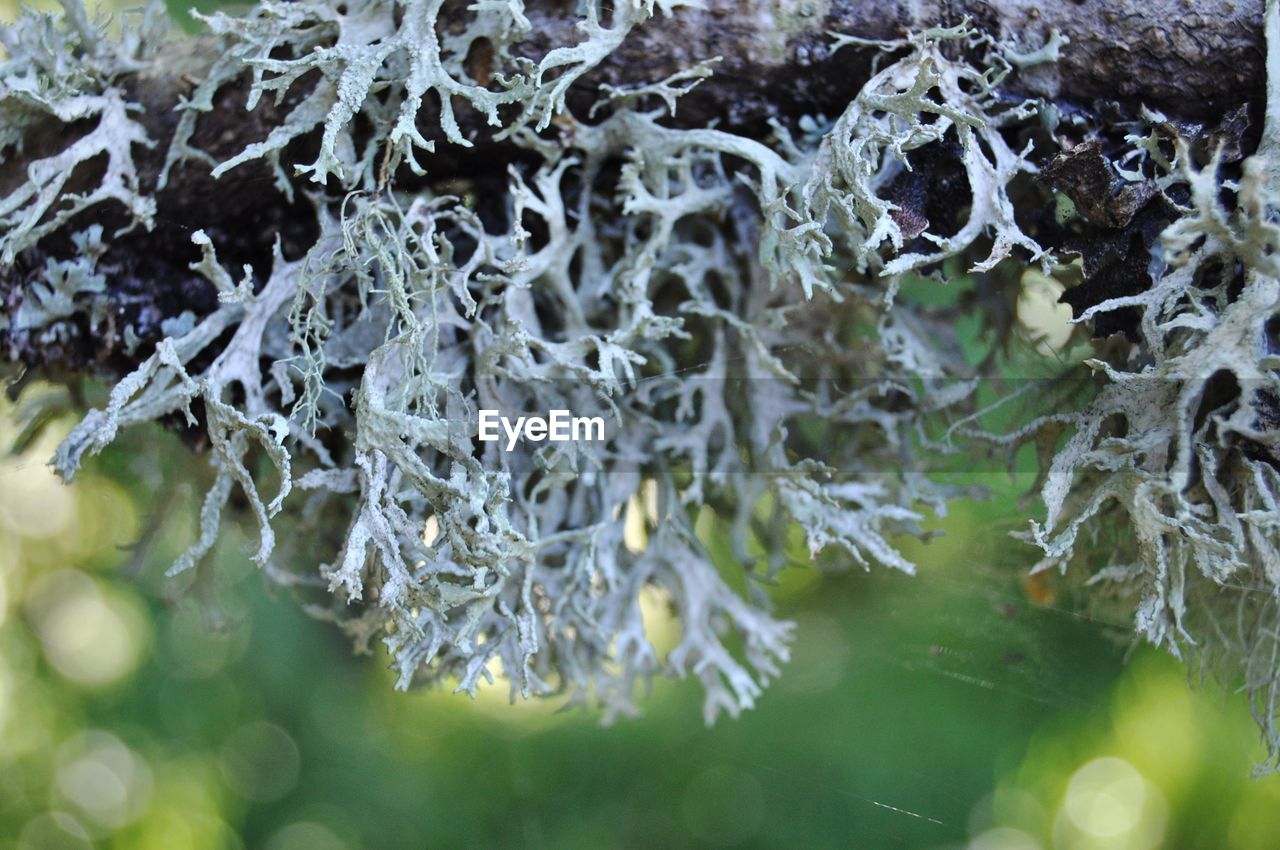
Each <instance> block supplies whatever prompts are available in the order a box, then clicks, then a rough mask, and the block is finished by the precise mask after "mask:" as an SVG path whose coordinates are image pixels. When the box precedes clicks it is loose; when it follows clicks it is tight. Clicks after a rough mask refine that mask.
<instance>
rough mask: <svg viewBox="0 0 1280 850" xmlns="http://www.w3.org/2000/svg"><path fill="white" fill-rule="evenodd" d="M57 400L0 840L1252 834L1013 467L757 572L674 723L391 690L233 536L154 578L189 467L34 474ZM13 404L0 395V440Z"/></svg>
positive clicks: (8, 695)
mask: <svg viewBox="0 0 1280 850" xmlns="http://www.w3.org/2000/svg"><path fill="white" fill-rule="evenodd" d="M42 5H44V4H42ZM211 5H212V4H211ZM14 9H15V7H14V5H13V4H11V3H9V2H8V0H3V2H0V18H4V19H11V18H12V16H13V14H14ZM1024 283H1025V281H1024ZM1032 283H1036V282H1035V281H1032ZM1043 283H1044V282H1043V281H1040V282H1039V283H1038V284H1037V285H1028V286H1027V292H1028V293H1029V295H1028V298H1029V299H1030V301H1035V302H1036V303H1035V304H1033V305H1032V306H1033V307H1035V309H1039V310H1041V311H1051V310H1052V302H1053V298H1054V297H1056V293H1053V292H1049V294H1048V295H1045V293H1044V292H1043V291H1041V290H1043V289H1044V287H1043V286H1040V285H1039V284H1043ZM1036 299H1039V300H1038V301H1037V300H1036ZM1064 339H1065V338H1064ZM1062 341H1063V340H1055V342H1056V343H1061V342H1062ZM63 393H65V391H64V390H55V389H51V388H45V387H40V386H37V387H33V388H30V389H29V391H28V395H27V396H26V398H25V399H24V404H27V405H31V404H32V401H33V399H34V400H35V401H36V407H38V406H39V400H40V399H45V400H47V401H48V402H49V404H50V405H51V406H54V407H57V406H61V405H62V404H63V403H64V402H65V401H66V399H65V398H63V396H62V394H63ZM28 409H29V410H30V409H33V408H30V407H29V408H28ZM72 421H73V420H72V419H69V418H59V419H57V420H56V421H55V422H54V424H53V426H52V427H51V428H50V429H49V430H48V431H47V432H46V433H44V434H43V435H42V436H41V437H40V438H39V439H38V440H37V441H36V442H34V443H33V444H31V445H27V446H25V447H22V450H21V451H20V452H18V453H16V454H11V455H8V456H5V457H3V458H0V846H2V847H16V848H21V850H35V848H57V850H63V848H88V847H114V848H141V849H142V850H186V848H191V849H192V850H203V848H269V850H339V848H349V849H353V848H402V847H403V848H418V847H448V848H452V847H507V846H515V847H528V848H578V847H581V848H613V847H620V848H621V847H686V846H688V847H694V846H705V847H781V846H794V847H850V848H872V850H876V849H877V848H968V849H969V850H1037V849H1039V850H1048V848H1058V849H1059V850H1093V849H1094V848H1098V850H1149V848H1168V850H1252V849H1256V850H1273V848H1275V847H1277V846H1280V777H1271V778H1267V779H1262V780H1252V779H1250V778H1249V776H1250V768H1251V766H1252V764H1253V763H1254V762H1255V761H1258V760H1260V759H1261V757H1262V755H1263V749H1262V746H1261V743H1260V741H1259V738H1258V734H1257V730H1256V727H1255V726H1254V724H1253V722H1252V720H1251V719H1250V717H1249V712H1248V706H1247V705H1246V704H1245V702H1244V700H1243V698H1242V697H1239V696H1238V695H1233V694H1229V693H1225V692H1224V691H1223V690H1221V689H1219V688H1215V687H1195V688H1193V687H1189V684H1190V683H1189V682H1188V676H1187V672H1186V669H1185V667H1184V666H1183V665H1182V664H1181V663H1180V662H1178V661H1177V660H1175V659H1173V658H1171V657H1170V656H1168V655H1167V654H1165V653H1163V652H1158V651H1155V650H1152V649H1151V648H1149V647H1147V646H1145V645H1135V644H1134V642H1133V639H1132V630H1131V627H1130V624H1129V623H1127V622H1102V621H1100V620H1099V619H1097V618H1096V617H1091V616H1088V615H1086V614H1085V613H1083V611H1084V610H1085V609H1084V607H1083V606H1082V605H1081V604H1079V600H1078V599H1076V598H1074V597H1073V596H1072V595H1071V593H1070V591H1069V589H1068V588H1067V587H1066V586H1065V585H1063V586H1057V585H1055V583H1054V582H1053V581H1052V580H1040V579H1029V578H1027V577H1026V570H1027V568H1028V566H1029V565H1030V564H1031V562H1032V553H1031V552H1030V551H1028V549H1027V548H1026V547H1024V546H1023V545H1021V544H1019V543H1016V542H1013V541H1010V540H1009V539H1008V538H1007V532H1009V531H1012V530H1016V529H1020V528H1022V527H1024V520H1023V519H1022V517H1025V508H1021V509H1020V508H1019V507H1018V505H1017V503H1016V497H1017V494H1018V493H1019V492H1022V491H1023V490H1025V488H1026V486H1027V483H1028V482H1027V481H1026V480H1016V481H1011V480H1010V478H1009V477H1008V476H992V477H991V478H990V479H989V480H988V481H987V483H989V484H992V485H993V486H994V488H995V490H996V491H997V497H996V498H994V499H991V500H989V501H986V502H982V503H976V502H961V503H958V504H957V505H956V506H955V510H954V511H953V512H952V514H951V515H950V516H949V517H948V518H946V519H945V520H942V521H938V522H936V523H934V526H935V528H936V530H937V531H939V532H941V534H940V535H939V536H938V537H936V538H935V539H933V540H931V541H930V542H928V543H918V544H909V545H910V547H911V551H910V554H911V555H912V556H913V557H914V558H915V559H916V560H917V561H918V562H919V563H920V564H921V570H920V575H919V576H917V577H914V578H912V577H907V576H904V575H900V574H896V573H891V572H888V571H884V570H874V571H871V572H866V573H864V572H861V571H850V572H828V573H821V572H819V571H817V570H814V569H805V570H800V569H797V570H788V571H786V572H784V574H783V576H782V582H781V584H780V586H779V587H778V588H777V591H776V594H775V595H776V601H777V604H778V609H779V612H780V614H781V615H782V616H785V617H788V618H792V619H794V620H796V622H797V623H798V630H797V637H796V643H795V648H794V649H795V653H794V658H793V660H792V662H791V663H790V664H789V665H788V666H787V668H786V670H785V671H784V675H783V677H782V679H781V681H779V682H777V683H775V684H774V685H773V686H772V687H770V688H769V689H768V690H767V692H766V693H765V695H764V697H763V698H762V699H761V700H760V703H759V705H758V707H757V708H756V709H755V710H754V711H752V712H749V713H747V714H746V715H745V716H743V717H742V718H740V719H738V720H722V721H721V722H720V723H718V724H717V725H716V726H714V727H713V728H709V729H708V728H706V727H704V726H703V724H702V721H701V711H700V700H701V692H700V689H699V688H698V686H697V685H696V684H695V683H693V682H668V681H663V682H659V683H657V684H656V686H655V687H654V689H653V692H652V694H651V695H650V696H649V697H648V698H647V699H646V700H645V702H644V708H645V713H644V714H643V716H641V717H640V718H638V719H633V720H623V721H620V722H619V723H617V724H616V725H614V726H613V727H612V728H603V727H601V725H600V723H599V717H598V715H596V714H595V713H593V712H592V711H591V710H589V709H578V710H574V711H569V712H557V710H556V709H557V708H558V706H557V705H555V704H554V703H549V702H547V703H521V704H517V705H511V704H509V703H508V700H507V691H506V689H505V688H504V687H502V686H501V685H499V686H498V687H495V688H492V689H490V690H488V691H485V692H482V694H481V696H480V698H479V699H477V700H475V701H472V700H469V699H468V698H466V697H465V696H453V695H450V694H448V693H439V692H430V693H410V694H403V693H397V692H395V691H393V690H392V687H391V682H392V677H391V676H390V674H389V673H387V672H386V671H385V670H384V667H385V664H384V659H382V658H381V657H374V658H369V657H357V656H354V655H353V654H352V651H351V646H350V643H349V641H348V640H347V639H346V638H345V637H344V636H343V635H342V634H341V633H340V632H339V631H338V630H337V629H336V628H334V627H333V626H331V625H329V624H326V623H322V622H317V621H314V620H311V619H309V618H308V617H306V616H305V615H304V614H303V613H302V611H301V610H300V607H299V605H298V603H297V601H296V600H294V599H293V598H292V597H291V596H290V595H289V594H288V593H287V592H285V591H282V590H280V589H278V588H274V587H273V586H272V585H271V584H270V583H269V582H267V581H266V580H265V578H264V577H263V576H262V575H261V574H260V573H259V572H258V571H256V570H255V569H253V568H252V567H251V565H250V564H249V561H248V551H249V548H250V545H249V541H247V540H245V539H243V538H240V537H237V536H235V533H234V532H233V533H232V534H229V535H228V536H227V537H226V538H225V539H224V540H223V542H222V544H221V545H220V547H219V549H218V550H217V553H216V556H215V557H214V558H213V559H211V562H210V563H209V564H208V565H207V567H206V568H202V569H201V571H200V572H199V573H198V575H196V576H195V577H194V579H192V580H187V581H181V582H179V581H176V580H167V579H165V578H164V577H163V571H164V569H165V567H166V566H167V564H168V563H170V562H171V561H172V559H173V557H174V556H175V555H176V554H177V553H179V552H180V551H182V550H183V549H184V548H185V546H186V545H188V544H189V543H190V542H191V540H192V538H193V535H194V531H195V524H196V522H195V516H196V511H197V508H198V499H199V496H200V494H201V493H202V492H203V489H202V486H203V482H205V481H207V478H208V475H207V470H206V469H205V466H204V463H203V461H202V459H201V458H199V457H195V456H192V455H191V454H189V453H188V452H187V451H186V450H185V449H184V448H183V447H182V446H181V445H180V444H179V442H178V440H177V439H176V438H175V437H174V436H172V435H170V434H167V433H165V432H163V431H161V430H159V429H141V430H138V431H134V432H131V433H129V434H127V435H126V436H125V437H124V438H123V439H122V440H121V442H119V443H118V444H116V445H115V446H113V447H112V448H110V449H109V450H108V451H107V452H105V453H104V454H103V455H102V456H101V457H99V458H97V459H96V460H94V461H92V462H91V463H90V464H89V465H88V467H87V468H86V470H85V471H84V472H83V473H82V474H81V476H80V477H79V478H78V479H77V481H76V482H75V484H74V486H72V487H66V486H63V485H62V484H60V483H59V482H58V480H57V479H56V478H55V477H54V476H53V474H52V473H51V472H50V471H49V469H48V468H47V467H46V466H45V465H44V462H45V460H47V459H48V458H49V457H50V456H51V454H52V452H53V448H54V446H55V445H56V443H57V442H58V440H59V439H60V437H61V436H62V435H64V434H65V433H66V430H67V429H68V428H69V427H70V424H71V422H72ZM23 427H24V422H23V421H21V420H20V415H19V413H18V411H17V410H16V409H15V408H14V406H13V405H10V404H7V403H4V402H0V450H7V449H8V448H9V447H11V446H12V445H13V443H14V441H15V439H17V436H18V435H19V434H20V433H22V431H23ZM135 544H136V545H135ZM651 609H652V610H651V611H650V618H649V624H650V626H651V628H652V631H653V634H654V635H655V636H657V639H658V642H659V643H664V642H665V644H666V645H668V646H669V645H670V644H671V641H672V636H673V634H674V633H675V630H677V629H678V624H676V623H673V622H671V621H670V620H669V619H667V618H666V616H665V615H664V614H663V613H662V607H661V606H660V605H658V604H655V605H653V606H651Z"/></svg>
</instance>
